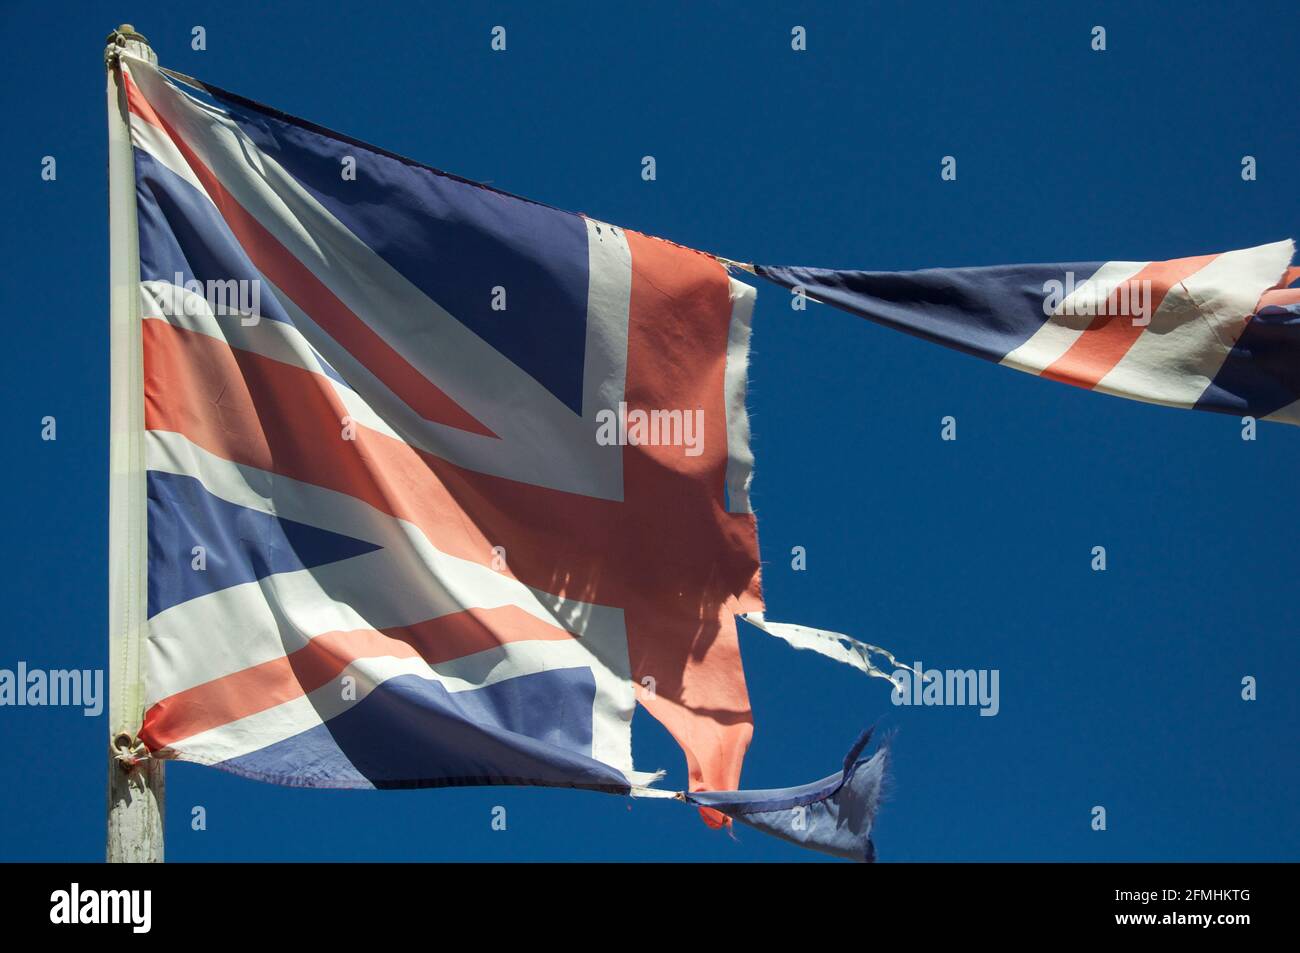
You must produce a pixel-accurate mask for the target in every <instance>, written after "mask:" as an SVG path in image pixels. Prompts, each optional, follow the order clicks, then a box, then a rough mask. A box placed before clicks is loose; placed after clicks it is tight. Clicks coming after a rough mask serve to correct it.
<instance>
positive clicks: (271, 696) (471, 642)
mask: <svg viewBox="0 0 1300 953" xmlns="http://www.w3.org/2000/svg"><path fill="white" fill-rule="evenodd" d="M572 638H574V636H573V634H572V633H570V632H566V631H565V630H564V629H561V628H559V627H557V626H553V625H548V624H547V623H546V622H543V621H542V620H541V619H538V618H537V617H536V616H534V615H531V614H530V613H527V612H525V611H524V610H523V609H520V608H519V607H518V606H499V607H497V608H494V609H467V610H465V611H463V612H455V613H452V614H450V615H445V616H440V617H438V618H436V619H428V620H426V621H424V622H419V623H416V624H415V625H408V626H396V627H393V628H391V629H383V630H382V631H375V630H374V629H358V630H355V631H351V632H327V633H325V634H324V635H318V636H316V637H315V638H314V639H312V640H311V641H310V642H308V643H307V644H306V645H305V646H303V647H302V648H300V649H298V650H296V651H294V652H290V653H289V654H288V655H285V656H281V657H280V658H276V659H272V660H271V661H269V662H263V663H262V664H261V665H254V666H252V667H251V668H246V669H243V670H242V671H239V672H234V673H232V674H230V675H224V676H222V677H221V678H216V679H213V680H212V681H210V682H204V683H203V684H202V685H196V686H194V687H193V688H189V689H186V690H185V691H183V692H177V693H176V694H175V695H171V696H168V697H167V698H164V699H162V700H161V701H159V702H157V703H156V704H155V705H153V706H152V707H150V709H149V711H148V712H147V713H146V714H145V719H144V727H143V728H142V729H141V731H140V738H141V740H142V741H144V743H145V744H146V745H148V746H149V750H151V751H157V750H158V749H159V748H162V747H166V746H167V745H171V744H175V743H176V742H178V741H182V740H184V739H185V738H189V737H191V736H193V735H196V734H198V733H199V732H201V731H207V730H209V729H211V728H217V727H220V726H221V725H224V724H226V723H228V722H232V721H237V720H238V719H240V718H247V717H248V716H249V715H255V714H257V713H258V712H260V711H266V710H268V709H270V708H274V707H275V706H277V705H282V704H284V703H285V702H288V701H292V700H293V699H295V698H300V697H302V696H303V695H305V694H308V693H310V692H314V691H315V690H316V689H318V688H320V687H321V686H323V685H327V684H328V683H329V682H330V681H331V680H332V679H335V678H337V677H338V676H339V674H340V673H342V672H343V670H344V669H346V668H347V667H348V666H349V665H351V664H352V663H354V662H356V661H358V660H359V659H365V658H378V657H383V656H387V657H391V658H416V657H419V658H422V659H424V660H425V661H426V662H428V663H429V664H430V665H431V666H432V665H438V664H439V663H441V662H448V661H450V660H452V659H455V658H463V657H464V656H466V655H472V654H474V653H475V652H482V651H485V650H487V649H493V648H498V647H500V646H502V645H505V644H507V643H509V642H526V641H562V640H565V639H572Z"/></svg>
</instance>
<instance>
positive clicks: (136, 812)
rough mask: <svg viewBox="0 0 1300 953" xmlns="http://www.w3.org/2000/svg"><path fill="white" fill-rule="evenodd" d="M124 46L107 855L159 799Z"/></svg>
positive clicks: (112, 158)
mask: <svg viewBox="0 0 1300 953" xmlns="http://www.w3.org/2000/svg"><path fill="white" fill-rule="evenodd" d="M124 52H126V53H129V54H131V55H132V56H135V57H138V58H140V59H143V60H147V61H149V62H151V63H154V64H155V65H156V64H157V62H158V58H157V57H156V56H155V55H154V52H153V50H151V49H150V48H149V42H148V40H146V39H145V38H144V37H143V36H141V35H140V34H138V33H136V32H135V29H134V28H133V27H132V26H130V25H129V24H124V25H123V26H120V27H118V28H117V29H116V30H114V31H113V32H112V33H110V34H109V35H108V45H107V47H106V48H105V50H104V65H105V68H106V70H107V73H108V236H109V242H108V244H109V323H110V331H109V355H110V357H109V361H110V383H109V481H108V566H109V569H108V614H109V625H108V633H109V634H108V650H109V651H108V672H109V675H108V682H109V703H108V713H109V736H108V738H107V739H105V740H106V741H107V743H108V840H107V851H106V855H107V859H108V861H109V862H110V863H120V862H128V863H130V862H160V861H161V860H162V859H163V804H164V797H163V791H164V789H163V763H162V762H161V761H156V760H153V759H152V758H149V757H148V752H147V751H146V750H145V748H144V746H143V745H141V744H140V743H139V740H138V739H137V737H136V733H137V732H138V731H139V728H140V723H141V721H142V719H143V717H144V667H143V662H142V650H143V646H144V633H145V604H146V603H145V563H146V538H145V506H146V503H145V488H144V366H143V356H142V345H141V329H140V321H141V318H140V291H139V288H140V248H139V238H138V235H137V231H136V218H135V162H134V158H133V155H132V152H131V133H130V127H129V125H128V121H129V120H128V116H127V108H126V91H125V89H124V87H123V85H122V73H121V68H120V62H119V57H120V56H121V54H122V53H124Z"/></svg>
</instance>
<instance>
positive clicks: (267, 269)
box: [123, 75, 496, 437]
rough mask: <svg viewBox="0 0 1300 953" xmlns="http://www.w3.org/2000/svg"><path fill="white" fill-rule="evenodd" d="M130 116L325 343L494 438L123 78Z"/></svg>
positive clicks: (412, 400) (436, 415)
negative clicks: (174, 152)
mask: <svg viewBox="0 0 1300 953" xmlns="http://www.w3.org/2000/svg"><path fill="white" fill-rule="evenodd" d="M123 79H124V80H125V83H126V91H127V103H128V105H129V107H130V109H131V112H133V113H135V114H136V115H137V116H139V117H140V118H141V119H143V120H145V121H146V122H149V123H152V124H154V125H156V126H158V127H159V128H160V129H162V130H163V131H164V132H165V133H167V136H168V137H169V138H170V139H171V141H172V142H173V143H174V144H175V146H176V148H177V149H179V150H180V152H181V155H183V156H184V157H185V161H186V162H187V163H188V164H189V167H190V169H191V171H192V172H193V173H194V176H195V178H197V179H198V180H199V182H200V183H202V185H203V188H204V189H205V190H206V191H207V193H208V195H209V196H210V197H211V198H212V202H213V204H214V205H215V206H216V207H217V211H219V212H220V213H221V216H222V217H223V218H224V219H225V220H226V224H227V225H229V226H230V230H231V231H232V232H233V233H234V235H235V237H236V238H237V239H238V240H239V244H240V245H241V246H243V249H244V251H245V253H246V254H247V255H248V257H249V260H250V261H252V262H253V264H254V265H255V266H256V267H257V269H258V270H259V271H260V272H261V273H262V274H264V275H266V277H267V278H269V279H270V280H271V282H272V284H274V285H275V286H276V287H277V288H279V289H280V290H281V291H282V292H284V294H286V295H288V296H289V298H290V299H292V300H293V301H294V303H296V304H297V305H298V307H299V308H301V309H302V310H303V311H304V312H305V313H306V314H308V315H309V316H310V317H311V319H312V320H313V321H315V322H316V323H317V324H318V325H320V326H321V328H323V329H324V331H325V333H327V334H328V335H329V336H330V337H332V338H333V339H334V340H335V341H337V342H338V343H339V344H340V345H342V346H343V347H344V348H346V349H347V350H348V351H349V352H351V353H352V355H353V356H354V357H356V358H357V360H359V361H360V362H361V363H362V364H364V365H365V366H366V367H367V368H369V369H370V371H371V372H372V373H373V374H374V375H375V376H376V377H378V378H379V379H380V380H381V381H383V383H384V384H385V386H387V387H388V388H389V389H390V390H391V391H392V392H393V393H394V394H396V395H397V396H398V397H399V398H401V400H403V401H404V402H405V403H406V404H407V405H408V406H409V407H410V408H411V409H412V410H414V411H415V412H416V413H418V414H419V415H420V416H421V417H423V418H424V419H425V420H428V421H432V422H434V423H440V424H446V425H447V426H449V427H455V428H457V429H459V430H467V431H469V432H470V433H476V434H479V435H481V436H484V437H496V434H494V433H493V432H492V431H491V430H489V429H488V428H487V427H485V426H484V425H483V424H482V423H480V422H479V421H478V420H476V419H475V418H474V417H473V416H472V415H470V414H469V412H468V411H466V410H465V409H464V408H463V407H461V406H460V405H459V404H457V403H456V402H455V401H454V400H452V399H451V398H450V397H448V396H447V394H446V393H444V392H443V391H442V390H441V389H439V388H438V386H437V385H435V384H434V383H433V382H432V381H430V380H429V379H428V378H427V377H425V376H424V375H423V374H421V373H420V372H419V371H418V370H417V369H416V368H415V367H413V366H412V365H411V363H410V362H409V361H407V360H406V359H405V358H404V357H402V355H400V354H398V353H397V351H395V350H394V349H393V347H392V346H391V345H390V344H389V343H388V342H387V341H385V340H384V339H383V338H382V337H380V336H379V335H378V334H377V333H376V332H375V331H374V329H373V328H371V327H370V325H368V324H366V323H365V322H364V321H362V320H361V319H360V318H359V317H357V316H356V315H355V314H354V313H353V312H352V310H351V309H350V308H348V306H347V305H345V304H344V303H343V302H342V301H340V300H339V298H338V297H337V296H336V295H335V294H334V292H332V291H330V289H329V288H328V287H327V286H326V285H325V284H324V282H322V281H321V280H320V279H319V278H317V277H316V275H315V274H313V273H312V271H311V269H309V268H308V267H307V266H306V265H304V264H303V263H302V262H301V261H299V260H298V259H297V258H296V257H294V255H293V253H292V252H290V251H289V250H288V249H287V248H285V247H284V245H282V244H281V243H280V241H279V240H278V239H277V238H276V237H275V236H274V235H272V234H271V232H270V231H269V230H267V229H266V228H265V227H264V226H263V225H262V223H261V222H259V221H258V220H257V219H256V218H254V217H253V215H252V214H250V213H249V212H248V210H247V209H245V208H244V207H243V206H242V205H240V204H239V202H237V201H236V200H235V198H234V197H233V196H232V195H231V194H230V193H229V192H228V191H226V188H225V186H223V185H222V184H221V182H220V180H219V179H218V178H217V176H216V174H215V173H214V172H213V171H212V170H211V169H210V168H208V166H207V165H206V164H205V163H204V162H203V160H202V159H200V158H199V157H198V154H197V153H195V151H194V150H193V149H191V148H190V146H189V144H188V143H187V142H186V141H185V140H184V139H183V138H182V137H181V135H180V134H179V133H178V132H177V131H176V130H175V129H174V128H173V127H172V126H171V125H170V124H168V123H167V121H166V120H164V119H163V118H162V117H161V116H159V115H158V113H157V112H156V111H155V110H154V109H153V108H152V107H151V106H150V105H149V103H148V101H147V100H146V99H145V98H144V95H143V94H142V93H141V92H140V90H139V88H138V87H137V86H136V85H135V83H133V82H132V81H131V79H130V77H129V76H126V75H124V76H123Z"/></svg>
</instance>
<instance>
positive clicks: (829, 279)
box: [753, 240, 1300, 424]
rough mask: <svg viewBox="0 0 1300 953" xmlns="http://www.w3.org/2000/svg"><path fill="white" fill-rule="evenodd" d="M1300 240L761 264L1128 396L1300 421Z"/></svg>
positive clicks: (996, 354)
mask: <svg viewBox="0 0 1300 953" xmlns="http://www.w3.org/2000/svg"><path fill="white" fill-rule="evenodd" d="M1294 252H1295V244H1294V242H1292V241H1290V240H1287V241H1280V242H1274V243H1273V244H1270V245H1261V246H1259V247H1256V248H1247V249H1242V250H1240V251H1230V252H1224V253H1222V254H1215V255H1201V256H1197V257H1194V258H1180V259H1175V260H1172V261H1107V262H1078V263H1073V264H1050V265H1002V266H996V267H984V268H930V269H925V270H923V271H902V272H871V271H836V270H832V269H827V268H798V267H785V266H769V265H755V266H753V273H754V274H757V275H760V276H762V277H764V278H767V279H769V280H770V281H774V282H776V283H777V284H780V285H783V286H785V287H786V288H790V289H792V290H796V291H802V292H803V293H805V294H806V295H807V296H808V297H810V298H812V299H814V300H817V301H822V302H825V303H827V304H832V305H835V306H836V307H838V308H842V309H843V310H845V311H848V312H851V313H853V314H856V315H859V316H861V317H864V318H867V319H869V320H871V321H874V322H876V323H878V324H883V325H885V326H887V327H892V328H895V329H897V330H900V331H905V332H907V333H908V334H913V335H916V336H917V337H922V338H925V339H926V340H929V341H934V342H936V343H938V344H943V345H946V346H948V347H951V348H955V349H957V350H959V351H965V352H966V353H968V354H974V355H975V356H977V357H982V358H984V359H985V360H989V361H994V362H996V363H999V364H1003V365H1006V366H1007V367H1014V368H1015V369H1017V370H1020V371H1025V372H1027V373H1030V374H1034V375H1037V376H1039V377H1043V378H1047V379H1049V380H1055V381H1061V382H1062V383H1066V384H1073V385H1074V386H1076V387H1082V388H1084V389H1086V390H1095V391H1099V392H1101V393H1105V394H1113V395H1115V396H1118V397H1128V398H1131V399H1134V400H1141V401H1147V402H1150V403H1155V404H1165V405H1167V406H1171V407H1187V408H1192V409H1195V410H1211V411H1217V412H1219V413H1224V414H1233V415H1238V416H1245V415H1250V416H1253V417H1257V418H1261V419H1269V420H1278V421H1283V422H1285V423H1292V424H1297V423H1300V289H1297V288H1292V287H1290V286H1291V285H1292V284H1294V283H1295V282H1296V280H1297V278H1300V268H1294V267H1289V266H1290V263H1291V258H1292V255H1293V254H1294Z"/></svg>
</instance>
